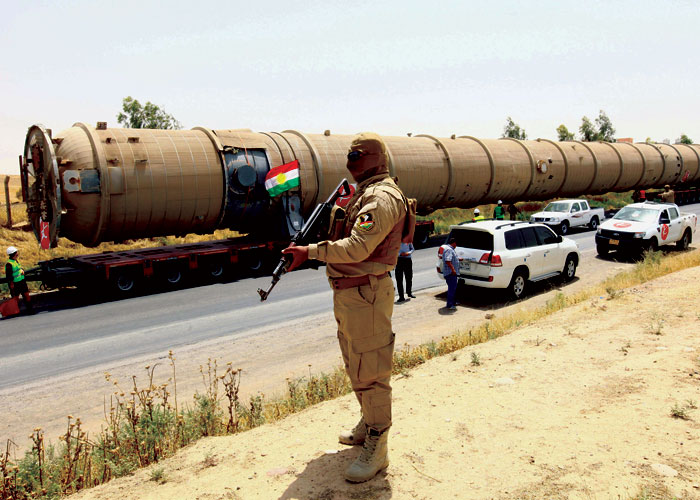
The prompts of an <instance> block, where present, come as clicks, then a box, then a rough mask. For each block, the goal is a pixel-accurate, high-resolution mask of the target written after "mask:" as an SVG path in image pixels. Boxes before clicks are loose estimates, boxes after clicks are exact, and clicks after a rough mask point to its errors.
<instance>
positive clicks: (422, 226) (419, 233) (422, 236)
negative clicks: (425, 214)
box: [413, 220, 435, 248]
mask: <svg viewBox="0 0 700 500" xmlns="http://www.w3.org/2000/svg"><path fill="white" fill-rule="evenodd" d="M433 232H435V223H434V222H433V221H432V220H417V221H416V230H415V232H414V234H413V244H414V246H416V247H417V248H421V247H424V246H426V245H427V244H428V239H429V238H430V235H431V234H433Z"/></svg>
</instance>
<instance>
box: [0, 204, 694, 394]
mask: <svg viewBox="0 0 700 500" xmlns="http://www.w3.org/2000/svg"><path fill="white" fill-rule="evenodd" d="M683 211H686V212H694V213H698V212H700V204H699V205H690V206H686V207H683ZM593 234H594V233H593V232H592V231H588V230H573V231H572V234H571V235H570V237H571V238H573V239H574V240H576V242H577V243H578V245H579V248H580V249H581V251H582V253H583V257H584V259H594V258H595V252H594V251H593V248H594V247H595V244H594V241H593ZM436 255H437V248H435V247H433V248H426V249H422V250H418V251H416V252H415V254H414V265H413V267H414V289H415V290H416V291H418V290H422V289H425V288H430V287H435V286H442V285H443V283H444V282H443V280H441V279H440V278H439V277H438V276H437V274H436V272H435V263H436V260H437V258H436ZM269 282H270V278H269V277H263V278H250V279H244V280H240V281H236V282H231V283H225V284H215V285H209V286H201V287H196V288H189V289H185V290H178V291H173V292H168V293H160V294H154V295H146V296H142V297H137V298H132V299H125V300H120V301H115V302H106V303H100V304H92V305H87V306H84V307H77V308H72V309H71V308H68V309H61V310H53V311H46V312H42V313H40V314H37V315H36V316H31V317H18V318H10V319H7V320H0V389H7V388H11V387H14V386H17V385H20V384H23V383H26V382H33V381H37V380H40V379H42V378H45V377H49V376H54V375H58V374H66V373H70V372H72V371H75V370H79V369H84V368H89V367H94V366H98V365H101V364H104V363H110V362H115V361H121V360H128V359H130V358H133V357H137V356H142V355H147V354H153V353H159V354H162V353H163V352H165V351H167V350H168V349H177V348H178V347H182V346H184V345H189V344H196V343H198V342H201V341H205V340H211V339H216V338H219V337H223V336H230V335H231V334H232V333H233V334H234V336H235V337H237V338H244V337H246V336H250V335H253V334H254V331H256V330H257V331H259V330H260V329H261V328H264V327H265V326H266V325H271V324H275V325H279V324H280V323H282V322H284V321H289V320H293V319H296V318H299V317H302V316H306V315H312V314H316V313H320V312H324V311H328V310H330V308H331V307H332V296H331V292H330V290H329V288H328V283H327V281H326V279H325V273H324V268H321V269H319V270H313V269H304V270H300V271H295V272H293V273H290V274H289V275H287V276H285V277H284V278H283V280H282V281H281V282H280V283H279V284H278V285H277V287H276V288H275V290H274V291H273V293H272V295H271V296H270V298H269V299H268V300H267V302H265V303H263V304H261V303H260V300H259V298H258V294H257V292H256V290H257V289H258V288H259V287H263V288H266V287H267V286H268V284H269Z"/></svg>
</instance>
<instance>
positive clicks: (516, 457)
mask: <svg viewBox="0 0 700 500" xmlns="http://www.w3.org/2000/svg"><path fill="white" fill-rule="evenodd" d="M699 282H700V268H694V269H691V270H688V271H684V272H682V273H676V274H673V275H669V276H667V277H664V278H662V279H659V280H656V281H654V282H650V283H647V284H645V285H642V286H639V287H635V288H632V289H629V290H626V291H625V292H624V293H623V294H622V295H621V296H619V297H617V298H614V299H611V300H609V298H607V297H601V298H596V299H594V300H591V301H588V302H586V303H583V304H580V305H578V306H575V307H572V308H569V309H567V310H564V311H561V312H559V313H557V314H555V315H553V316H550V317H549V318H547V319H545V320H542V321H539V322H537V323H535V324H531V325H528V326H525V327H522V328H520V329H518V330H516V331H514V332H512V333H511V334H509V335H507V336H504V337H502V338H500V339H497V340H494V341H491V342H488V343H486V344H481V345H478V346H474V347H471V348H468V349H465V350H463V351H460V352H458V353H456V354H455V355H450V356H444V357H442V358H439V359H434V360H432V361H430V362H428V363H426V364H425V365H423V366H421V367H419V368H417V369H415V370H412V371H411V373H410V375H409V376H408V377H404V378H397V379H396V380H395V381H394V403H395V406H394V426H393V427H392V429H391V431H390V432H391V435H390V440H389V443H390V457H391V464H390V466H389V468H388V469H387V470H386V471H385V472H383V473H381V474H379V475H378V476H377V477H375V478H374V479H373V480H371V481H369V482H368V483H365V484H360V485H351V484H349V483H346V482H345V481H344V480H343V479H342V470H343V468H344V467H346V466H347V465H348V464H349V463H350V462H351V461H352V460H353V459H354V457H355V456H356V455H357V454H358V452H359V448H358V447H346V446H342V445H339V444H338V443H337V437H336V436H337V431H338V430H340V429H342V428H343V427H347V426H351V425H353V424H354V423H355V420H356V418H357V408H356V401H355V400H354V398H353V396H347V397H343V398H340V399H338V400H335V401H330V402H326V403H323V404H320V405H318V406H316V407H313V408H310V409H308V410H305V411H304V412H302V413H300V414H297V415H293V416H292V417H290V418H287V419H285V420H284V421H282V422H279V423H276V424H271V425H266V426H263V427H261V428H258V429H255V430H253V431H250V432H247V433H243V434H240V435H236V436H230V437H220V438H208V439H203V440H201V441H199V442H197V443H196V444H194V445H193V446H190V447H188V448H186V449H184V450H181V452H179V453H178V454H177V455H176V456H174V457H172V458H170V459H168V460H164V461H163V462H161V463H160V464H157V465H155V466H153V467H151V468H149V469H145V470H142V471H138V472H137V473H135V474H134V475H133V476H130V477H125V478H121V479H118V480H115V481H113V482H111V483H109V484H106V485H103V486H101V487H99V488H96V489H93V490H89V491H86V492H84V493H83V494H81V495H78V497H77V498H81V499H85V498H96V499H113V498H120V499H124V500H126V499H162V498H168V499H253V498H260V499H270V498H283V499H293V498H294V499H296V498H299V499H312V498H313V499H347V498H352V499H369V498H372V499H375V498H378V499H388V498H397V499H404V498H405V499H409V498H411V499H413V498H419V499H436V498H460V499H461V498H465V499H468V498H474V499H484V498H498V499H505V498H532V499H540V498H576V499H578V498H582V499H591V498H596V499H598V498H600V499H608V498H615V499H617V498H622V499H624V498H629V497H632V496H634V495H637V494H638V493H639V492H640V491H641V488H642V487H646V488H648V491H649V492H652V493H654V494H658V495H659V496H658V497H657V496H650V497H648V498H670V497H671V495H675V496H676V497H678V498H700V423H699V422H700V409H688V415H689V417H690V419H688V420H682V419H677V418H673V417H672V416H671V414H670V413H671V408H672V407H674V406H675V405H678V406H684V405H691V406H693V405H695V406H698V405H700V403H699V402H700V314H699V313H698V310H697V293H698V289H699V286H698V283H699ZM472 353H477V354H478V356H479V358H480V361H481V364H480V365H478V366H476V365H473V364H472V363H471V361H472V356H471V354H472ZM689 401H691V402H692V403H689ZM154 467H162V468H163V471H164V482H163V483H162V484H160V483H156V482H154V481H152V480H150V478H151V473H152V469H153V468H154Z"/></svg>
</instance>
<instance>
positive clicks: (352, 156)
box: [348, 151, 377, 161]
mask: <svg viewBox="0 0 700 500" xmlns="http://www.w3.org/2000/svg"><path fill="white" fill-rule="evenodd" d="M376 154H377V153H365V152H364V151H350V152H349V153H348V161H357V160H359V159H360V158H362V157H363V156H372V155H376Z"/></svg>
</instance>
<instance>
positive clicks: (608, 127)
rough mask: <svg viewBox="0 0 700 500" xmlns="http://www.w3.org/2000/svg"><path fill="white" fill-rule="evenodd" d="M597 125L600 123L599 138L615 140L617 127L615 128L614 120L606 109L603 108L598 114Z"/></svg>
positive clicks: (607, 140)
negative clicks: (611, 119) (607, 113)
mask: <svg viewBox="0 0 700 500" xmlns="http://www.w3.org/2000/svg"><path fill="white" fill-rule="evenodd" d="M595 123H596V125H598V140H599V141H605V142H615V129H614V128H613V125H612V122H611V121H610V118H608V115H606V114H605V111H603V110H602V109H601V110H600V113H599V114H598V118H596V119H595Z"/></svg>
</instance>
